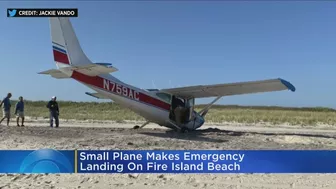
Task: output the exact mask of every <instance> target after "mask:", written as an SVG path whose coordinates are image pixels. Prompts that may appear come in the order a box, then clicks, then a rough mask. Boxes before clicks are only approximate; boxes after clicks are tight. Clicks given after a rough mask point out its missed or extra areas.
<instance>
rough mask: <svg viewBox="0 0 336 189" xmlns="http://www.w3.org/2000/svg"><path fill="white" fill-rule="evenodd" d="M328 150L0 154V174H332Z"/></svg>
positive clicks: (335, 156) (334, 154) (334, 155)
mask: <svg viewBox="0 0 336 189" xmlns="http://www.w3.org/2000/svg"><path fill="white" fill-rule="evenodd" d="M335 160H336V151H333V150H332V151H331V150H330V151H328V150H98V151H95V150H94V151H90V150H59V151H58V150H52V149H41V150H0V163H1V166H0V173H336V163H335Z"/></svg>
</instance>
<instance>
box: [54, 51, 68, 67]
mask: <svg viewBox="0 0 336 189" xmlns="http://www.w3.org/2000/svg"><path fill="white" fill-rule="evenodd" d="M53 53H54V60H55V61H56V62H60V63H64V64H70V62H69V59H68V55H67V54H64V53H61V52H59V51H56V50H53Z"/></svg>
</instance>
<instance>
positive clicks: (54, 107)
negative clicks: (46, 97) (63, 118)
mask: <svg viewBox="0 0 336 189" xmlns="http://www.w3.org/2000/svg"><path fill="white" fill-rule="evenodd" d="M47 108H49V112H50V127H53V123H54V119H55V122H56V128H57V127H58V126H59V120H58V116H59V109H58V104H57V102H56V97H55V96H53V97H52V98H51V100H50V101H49V103H48V104H47Z"/></svg>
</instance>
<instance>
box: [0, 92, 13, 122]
mask: <svg viewBox="0 0 336 189" xmlns="http://www.w3.org/2000/svg"><path fill="white" fill-rule="evenodd" d="M11 97H12V94H11V93H8V94H7V96H6V98H4V99H3V100H2V101H1V103H0V107H1V106H2V107H3V109H2V119H1V120H0V124H1V123H2V121H3V120H5V119H6V118H7V126H9V121H10V108H11V103H10V98H11Z"/></svg>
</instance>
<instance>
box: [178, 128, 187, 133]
mask: <svg viewBox="0 0 336 189" xmlns="http://www.w3.org/2000/svg"><path fill="white" fill-rule="evenodd" d="M180 132H181V133H189V129H188V128H186V127H182V128H181V130H180Z"/></svg>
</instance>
